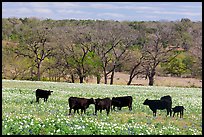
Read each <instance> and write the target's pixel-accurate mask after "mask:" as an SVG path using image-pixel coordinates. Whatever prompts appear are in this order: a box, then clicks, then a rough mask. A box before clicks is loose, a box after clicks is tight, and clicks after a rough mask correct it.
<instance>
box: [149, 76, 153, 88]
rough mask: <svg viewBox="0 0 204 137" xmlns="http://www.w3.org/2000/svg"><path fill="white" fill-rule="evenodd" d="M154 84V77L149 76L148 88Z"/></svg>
mask: <svg viewBox="0 0 204 137" xmlns="http://www.w3.org/2000/svg"><path fill="white" fill-rule="evenodd" d="M153 84H154V77H152V76H150V77H149V86H153Z"/></svg>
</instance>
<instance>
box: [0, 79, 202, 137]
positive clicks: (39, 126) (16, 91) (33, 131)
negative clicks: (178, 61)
mask: <svg viewBox="0 0 204 137" xmlns="http://www.w3.org/2000/svg"><path fill="white" fill-rule="evenodd" d="M37 88H41V89H47V90H52V91H54V92H53V93H52V95H51V96H49V98H48V102H46V103H45V102H44V101H43V99H40V103H39V104H38V103H36V102H35V99H36V98H35V92H34V91H35V90H36V89H37ZM126 95H131V96H132V97H133V105H132V107H133V110H132V111H129V110H128V108H127V107H124V108H122V110H121V111H112V112H110V115H108V116H107V115H106V112H105V110H103V111H102V113H100V112H98V115H93V113H94V105H93V104H91V105H90V106H89V108H88V109H87V110H86V114H82V115H81V114H77V113H76V114H72V115H68V109H69V106H68V98H69V97H71V96H77V97H85V98H91V97H92V98H98V97H99V98H105V97H110V98H112V97H116V96H126ZM164 95H170V96H171V97H172V101H173V103H172V107H174V106H177V105H183V106H184V107H185V109H186V110H185V111H184V117H183V118H180V117H177V116H175V117H169V116H168V117H166V110H158V111H157V116H156V117H153V114H152V111H151V110H150V109H149V107H148V106H145V105H143V102H144V100H145V99H147V98H148V99H160V97H161V96H164ZM72 113H73V111H72ZM2 134H3V135H202V88H182V87H163V86H125V85H104V84H100V85H97V84H79V83H66V82H42V81H20V80H2Z"/></svg>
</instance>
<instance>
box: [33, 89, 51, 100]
mask: <svg viewBox="0 0 204 137" xmlns="http://www.w3.org/2000/svg"><path fill="white" fill-rule="evenodd" d="M52 92H53V91H50V90H43V89H37V90H36V91H35V95H36V102H38V103H39V98H44V102H47V99H48V97H49V95H51V93H52Z"/></svg>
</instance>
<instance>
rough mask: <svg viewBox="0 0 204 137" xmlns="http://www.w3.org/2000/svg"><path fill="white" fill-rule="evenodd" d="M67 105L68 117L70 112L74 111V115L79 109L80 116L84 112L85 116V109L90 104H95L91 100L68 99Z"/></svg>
mask: <svg viewBox="0 0 204 137" xmlns="http://www.w3.org/2000/svg"><path fill="white" fill-rule="evenodd" d="M68 103H69V115H70V114H71V110H72V109H74V114H75V112H76V111H77V113H78V114H79V109H81V114H82V113H83V112H84V114H86V109H87V108H88V107H89V105H90V104H95V100H94V99H93V98H90V99H87V98H79V97H70V98H69V99H68Z"/></svg>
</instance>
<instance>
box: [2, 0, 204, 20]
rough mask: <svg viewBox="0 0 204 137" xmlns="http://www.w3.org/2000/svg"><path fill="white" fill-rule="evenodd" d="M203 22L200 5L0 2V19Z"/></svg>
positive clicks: (190, 3)
mask: <svg viewBox="0 0 204 137" xmlns="http://www.w3.org/2000/svg"><path fill="white" fill-rule="evenodd" d="M10 17H16V18H25V17H37V18H40V19H54V20H63V19H77V20H78V19H81V20H87V19H91V20H117V21H162V20H165V21H178V20H181V19H182V18H188V19H190V20H191V21H202V2H2V18H10Z"/></svg>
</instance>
